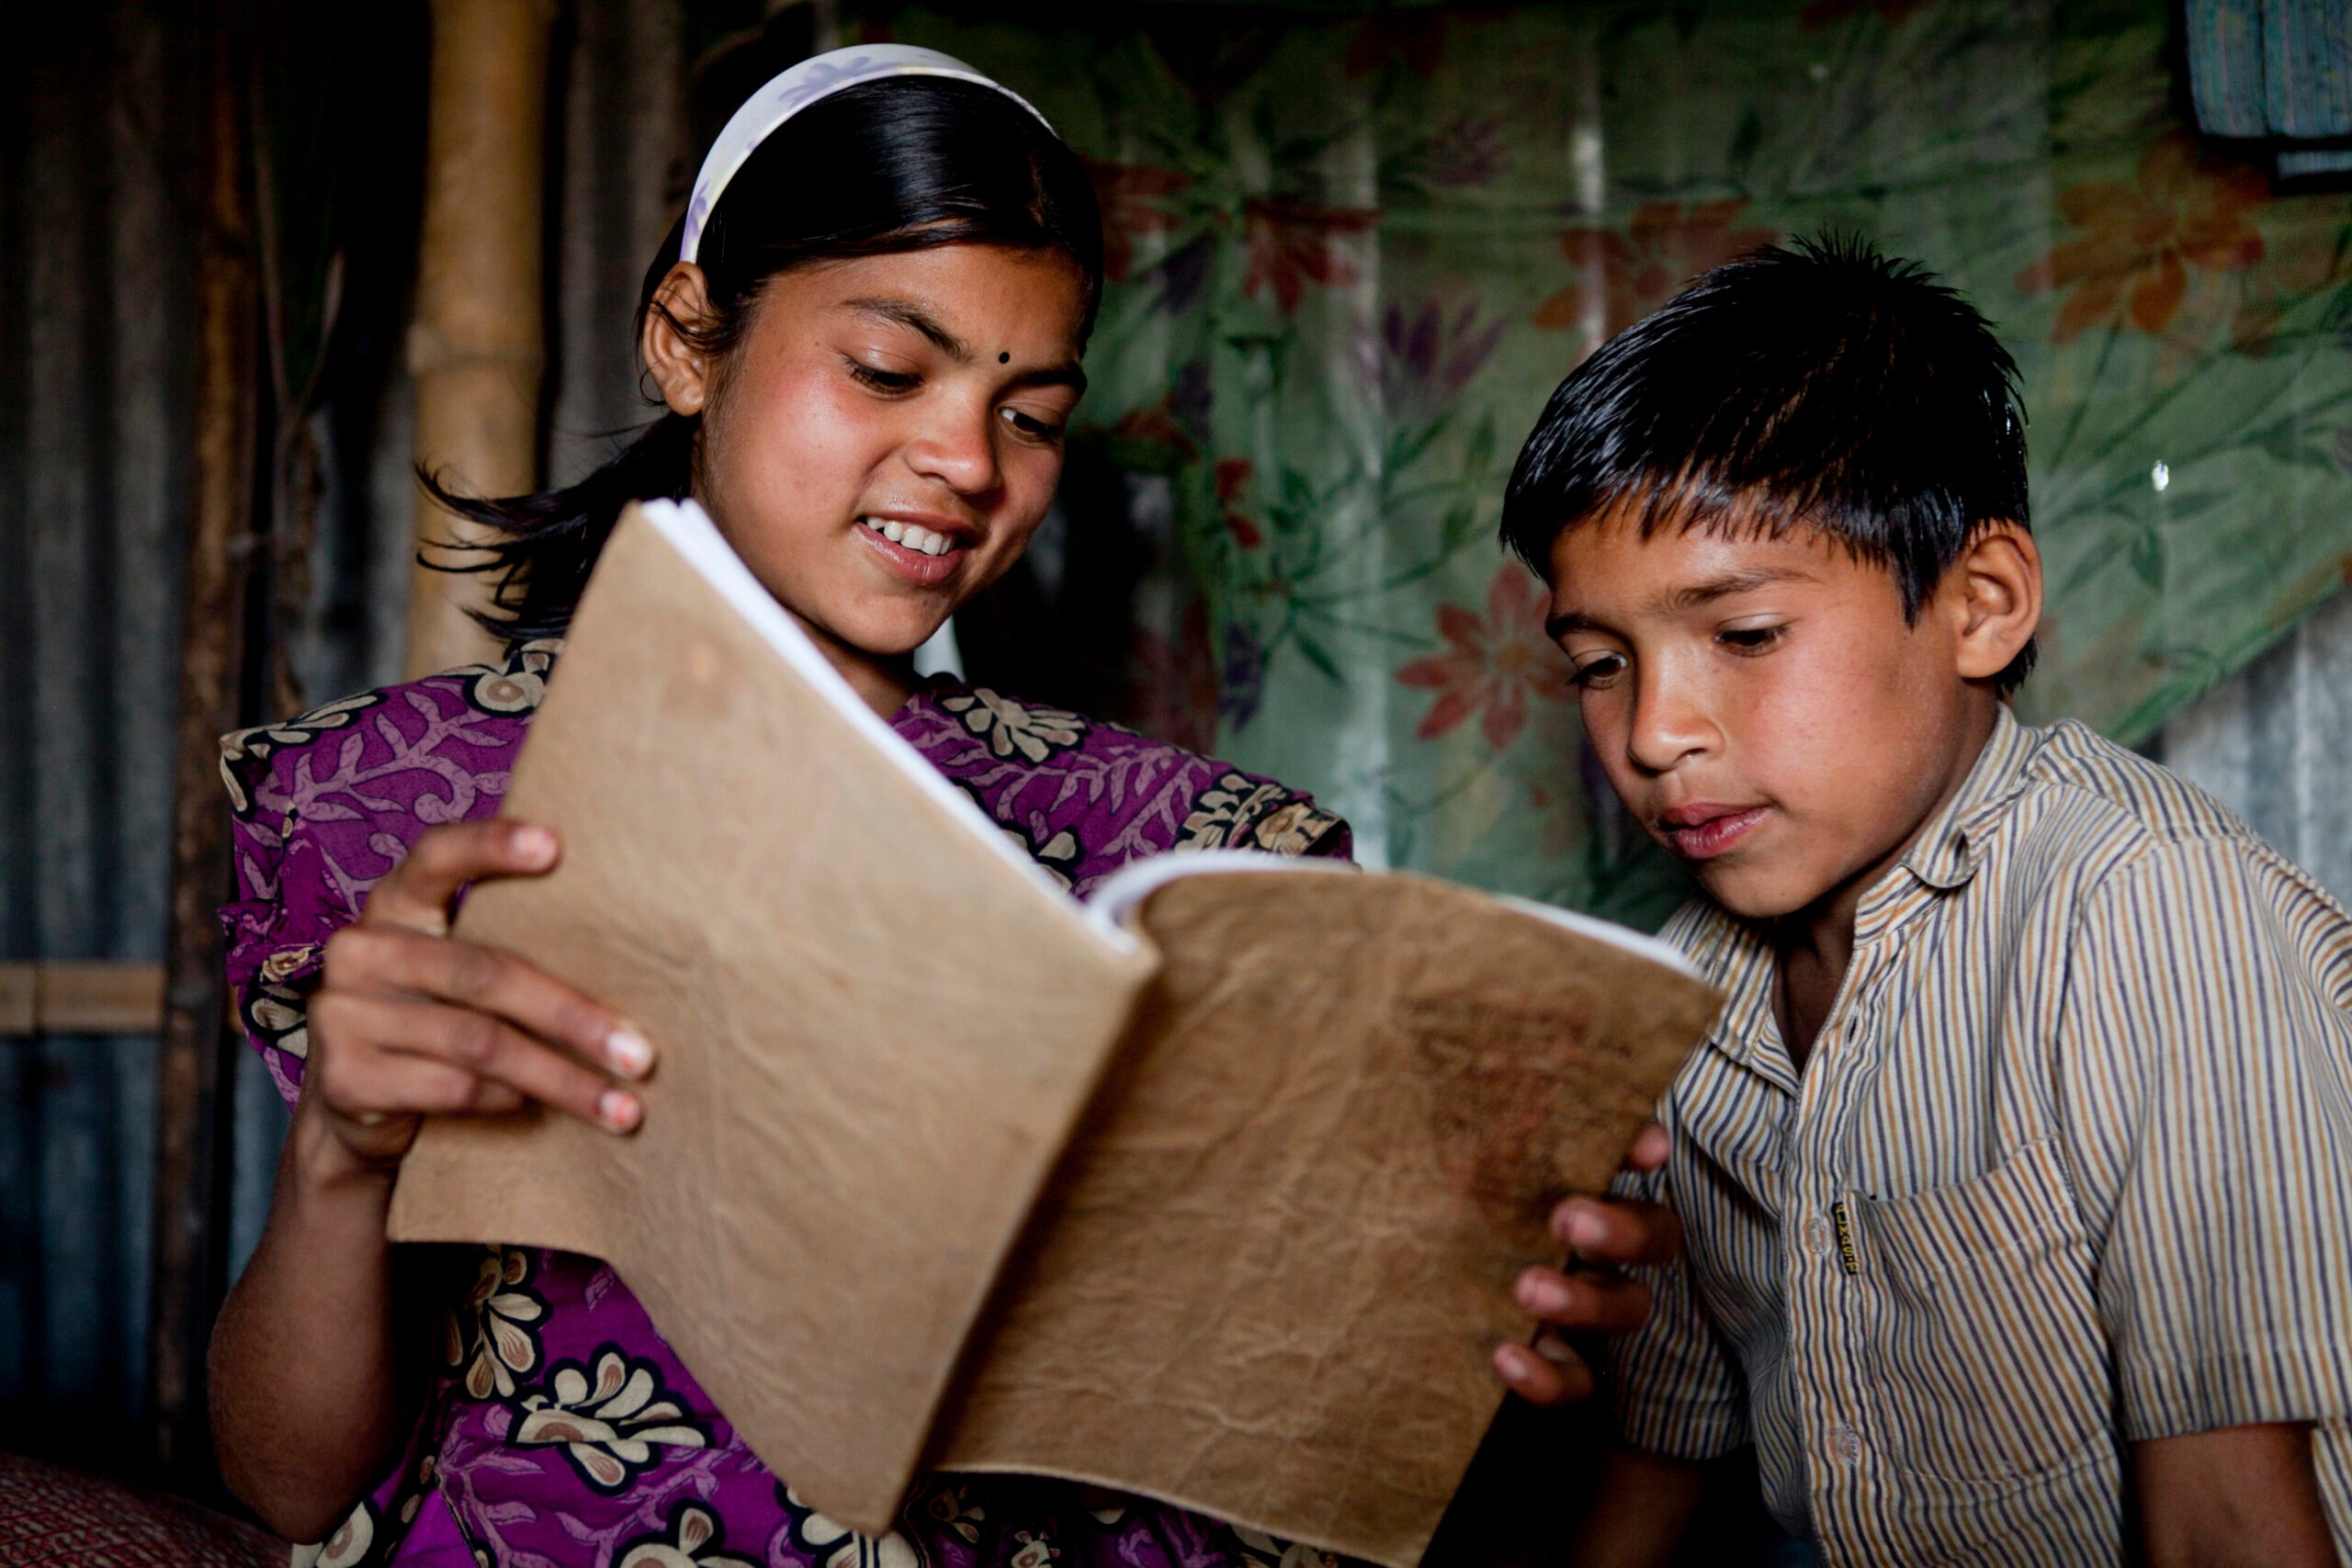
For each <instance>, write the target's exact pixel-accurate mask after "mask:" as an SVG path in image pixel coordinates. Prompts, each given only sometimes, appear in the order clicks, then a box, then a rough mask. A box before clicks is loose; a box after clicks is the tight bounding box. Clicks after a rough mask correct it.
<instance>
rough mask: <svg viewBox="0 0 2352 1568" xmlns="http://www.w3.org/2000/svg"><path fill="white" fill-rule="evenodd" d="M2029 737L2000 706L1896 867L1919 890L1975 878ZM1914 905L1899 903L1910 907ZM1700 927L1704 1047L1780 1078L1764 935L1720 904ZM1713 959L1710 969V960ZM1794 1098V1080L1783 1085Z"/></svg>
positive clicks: (1879, 922)
mask: <svg viewBox="0 0 2352 1568" xmlns="http://www.w3.org/2000/svg"><path fill="white" fill-rule="evenodd" d="M2035 739H2036V736H2035V732H2034V731H2032V730H2030V729H2029V728H2026V727H2025V726H2023V725H2021V724H2019V723H2018V721H2017V719H2016V718H2015V717H2014V716H2012V715H2011V714H2010V712H2009V708H2008V705H2007V704H2006V703H2004V704H2002V705H2001V706H2000V707H1999V708H1998V709H1997V710H1996V712H1995V714H1994V717H1993V733H1992V735H1991V736H1990V737H1988V738H1987V739H1986V740H1985V748H1984V750H1981V751H1979V752H1978V753H1977V754H1976V761H1974V762H1973V763H1972V764H1971V765H1970V767H1969V770H1968V776H1967V777H1966V778H1965V779H1963V780H1962V781H1961V786H1960V788H1959V790H1958V791H1957V792H1956V793H1955V794H1954V795H1952V797H1951V799H1950V800H1948V801H1946V802H1945V803H1944V805H1943V807H1942V808H1941V809H1940V810H1939V811H1938V812H1937V813H1936V815H1935V816H1934V817H1932V818H1929V819H1928V825H1927V827H1926V828H1924V829H1921V830H1920V832H1919V835H1918V837H1917V839H1915V840H1913V841H1912V844H1911V847H1910V848H1909V849H1908V850H1906V851H1905V852H1904V854H1903V858H1902V860H1901V861H1900V862H1899V864H1900V865H1901V866H1902V867H1903V868H1904V869H1905V871H1908V872H1909V873H1910V874H1911V875H1912V876H1913V877H1915V878H1917V881H1918V882H1919V883H1923V884H1925V885H1926V886H1928V887H1931V888H1934V889H1937V890H1939V891H1944V892H1949V891H1950V890H1951V889H1953V888H1956V887H1959V886H1962V885H1963V884H1964V883H1966V882H1968V881H1969V880H1970V879H1971V878H1972V877H1973V876H1974V875H1975V874H1976V868H1977V866H1978V864H1979V863H1981V862H1982V861H1983V860H1984V858H1985V852H1986V850H1987V849H1988V848H1989V847H1990V845H1991V841H1992V833H1993V829H1994V826H1995V823H1996V820H1997V819H1998V818H1999V817H2000V816H2001V814H2002V813H2003V812H2004V811H2005V810H2007V807H2009V806H2010V804H2011V803H2012V802H2014V801H2015V800H2016V799H2017V796H2018V793H2019V792H2020V791H2021V790H2023V789H2024V787H2025V784H2026V778H2025V771H2026V764H2027V762H2028V761H2030V759H2031V757H2032V755H2033V750H2034V742H2035ZM1910 886H1911V885H1910V884H1908V883H1906V882H1905V880H1904V879H1902V878H1900V877H1896V878H1893V879H1890V880H1889V881H1887V882H1885V883H1883V884H1882V885H1881V886H1879V887H1878V888H1876V889H1874V890H1873V891H1872V893H1871V896H1870V897H1867V898H1865V899H1864V900H1863V908H1862V910H1861V911H1860V914H1859V918H1858V919H1857V922H1856V926H1855V934H1856V940H1857V941H1858V942H1859V941H1860V940H1861V938H1862V937H1863V935H1864V933H1865V931H1876V930H1878V929H1879V928H1881V927H1883V925H1885V924H1886V922H1887V921H1888V920H1890V919H1894V918H1896V917H1897V916H1898V915H1899V913H1900V910H1899V909H1897V908H1896V907H1895V904H1896V901H1897V899H1898V897H1899V896H1901V895H1902V894H1903V893H1904V892H1905V889H1907V888H1909V887H1910ZM1917 901H1918V900H1917V899H1904V900H1903V902H1902V907H1903V908H1910V907H1911V905H1912V903H1913V902H1917ZM1705 921H1706V923H1705V924H1704V925H1702V927H1701V928H1700V929H1699V930H1698V931H1694V932H1693V933H1692V934H1691V939H1690V941H1689V942H1688V945H1689V946H1690V948H1691V952H1692V955H1693V956H1694V957H1696V958H1699V959H1700V961H1701V965H1702V968H1705V969H1707V970H1709V971H1710V974H1709V978H1711V979H1712V980H1713V982H1714V983H1715V984H1716V985H1717V986H1720V987H1723V990H1724V1007H1723V1010H1722V1011H1721V1012H1719V1013H1717V1014H1716V1015H1715V1024H1714V1028H1713V1030H1712V1031H1711V1032H1709V1035H1708V1043H1710V1044H1712V1045H1713V1046H1714V1048H1715V1049H1717V1050H1719V1051H1721V1052H1723V1053H1724V1055H1728V1056H1730V1057H1732V1058H1733V1059H1735V1060H1742V1061H1749V1062H1751V1064H1752V1065H1753V1066H1756V1067H1757V1068H1758V1070H1759V1071H1764V1072H1766V1074H1767V1076H1768V1077H1776V1078H1777V1077H1779V1076H1781V1075H1780V1072H1779V1071H1778V1069H1779V1067H1780V1064H1779V1063H1778V1062H1776V1061H1774V1060H1773V1059H1772V1054H1771V1053H1769V1052H1766V1053H1758V1051H1757V1049H1756V1048H1757V1047H1758V1045H1759V1044H1761V1043H1763V1042H1765V1041H1767V1040H1774V1039H1778V1038H1779V1034H1780V1025H1779V1023H1778V1021H1776V1020H1775V1018H1774V1016H1773V1012H1772V976H1773V958H1772V944H1771V941H1770V938H1769V937H1768V936H1767V935H1766V933H1765V931H1764V930H1763V929H1762V928H1761V927H1759V926H1758V925H1757V924H1755V923H1754V922H1752V921H1748V920H1744V919H1740V918H1739V917H1737V916H1736V915H1734V914H1732V913H1731V912H1730V911H1729V910H1728V909H1725V908H1723V907H1722V906H1721V905H1711V906H1710V907H1709V908H1708V910H1707V913H1706V917H1705ZM1711 957H1712V958H1713V960H1714V962H1713V963H1709V962H1707V960H1708V959H1709V958H1711ZM1784 1087H1788V1088H1790V1089H1791V1090H1792V1092H1793V1089H1794V1082H1793V1079H1791V1080H1790V1081H1789V1083H1788V1084H1787V1085H1785V1086H1784Z"/></svg>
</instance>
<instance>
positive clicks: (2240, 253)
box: [2014, 130, 2270, 344]
mask: <svg viewBox="0 0 2352 1568" xmlns="http://www.w3.org/2000/svg"><path fill="white" fill-rule="evenodd" d="M2269 199H2270V191H2269V185H2268V182H2267V180H2265V179H2264V177H2263V175H2262V172H2261V171H2260V170H2258V169H2256V168H2254V167H2252V166H2250V165H2248V164H2233V163H2227V162H2224V161H2223V160H2222V159H2219V158H2215V157H2212V156H2211V155H2210V154H2206V153H2203V152H2199V151H2198V149H2197V145H2196V143H2195V142H2194V141H2192V140H2191V139H2190V137H2189V135H2188V132H2187V131H2185V130H2171V131H2167V132H2165V135H2164V136H2163V137H2162V138H2161V139H2159V140H2158V141H2156V143H2155V144H2154V146H2152V147H2150V148H2149V149H2148V150H2147V152H2145V153H2143V154H2142V155H2141V158H2140V167H2139V171H2138V175H2137V180H2136V183H2135V184H2132V185H2129V186H2122V185H2111V184H2106V183H2100V182H2095V183H2092V184H2088V185H2079V186H2067V187H2066V188H2065V189H2064V190H2063V191H2061V192H2059V193H2058V215H2059V216H2060V217H2061V218H2063V219H2064V220H2066V222H2067V224H2068V225H2069V226H2070V227H2072V228H2075V229H2079V230H2082V231H2084V232H2083V235H2082V237H2081V238H2080V239H2075V240H2069V241H2067V242H2066V243H2064V244H2062V245H2059V246H2057V247H2056V248H2055V249H2053V250H2052V251H2051V253H2050V254H2048V255H2046V256H2043V257H2042V258H2041V260H2040V261H2037V262H2035V263H2034V264H2033V265H2030V266H2029V267H2027V268H2026V269H2025V270H2024V271H2022V272H2020V273H2018V276H2017V278H2016V281H2015V284H2014V287H2015V288H2018V290H2019V291H2020V292H2022V293H2027V294H2038V293H2041V292H2044V291H2046V290H2049V289H2065V290H2070V292H2069V293H2068V294H2067V295H2066V302H2065V303H2064V304H2063V305H2061V306H2060V307H2059V308H2058V324H2057V326H2056V327H2055V328H2054V329H2053V330H2052V333H2051V334H2050V339H2051V341H2052V343H2059V344H2065V343H2072V342H2073V341H2074V340H2075V338H2077V337H2079V336H2080V335H2082V333H2083V332H2084V330H2085V329H2086V328H2088V327H2094V326H2098V325H2101V324H2104V323H2106V322H2109V321H2114V320H2115V319H2116V316H2117V313H2118V311H2119V310H2120V311H2121V313H2122V314H2123V316H2124V318H2125V321H2126V322H2127V323H2128V325H2130V326H2132V327H2137V328H2138V329H2139V330H2140V331H2142V332H2143V333H2150V334H2155V333H2162V332H2163V331H2164V330H2165V328H2166V327H2168V326H2170V325H2171V324H2172V321H2173V318H2174V317H2175V316H2176V315H2177V314H2178V313H2179V310H2180V304H2181V300H2182V299H2184V298H2185V297H2186V296H2187V295H2188V283H2189V269H2190V268H2191V267H2195V268H2199V269H2201V270H2203V271H2206V272H2212V273H2223V272H2233V273H2242V272H2244V271H2245V269H2246V268H2248V267H2250V266H2252V265H2255V264H2256V262H2258V261H2260V260H2261V259H2262V253H2263V245H2262V232H2261V231H2260V230H2258V229H2256V227H2255V226H2254V224H2253V223H2252V222H2251V221H2249V220H2248V219H2247V216H2246V215H2247V214H2248V213H2249V212H2251V211H2253V210H2254V209H2256V208H2259V207H2261V206H2262V205H2263V204H2264V203H2265V202H2267V201H2268V200H2269Z"/></svg>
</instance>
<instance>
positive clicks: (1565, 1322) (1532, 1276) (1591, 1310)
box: [1495, 1122, 1682, 1404]
mask: <svg viewBox="0 0 2352 1568" xmlns="http://www.w3.org/2000/svg"><path fill="white" fill-rule="evenodd" d="M1671 1146H1672V1145H1671V1144H1670V1142H1669V1140H1668V1137H1667V1132H1666V1129H1665V1128H1663V1127H1661V1126H1658V1125H1657V1123H1656V1122H1652V1123H1651V1124H1650V1125H1649V1126H1647V1127H1645V1128H1643V1129H1642V1133H1641V1135H1640V1136H1639V1137H1637V1138H1635V1139H1634V1147H1633V1150H1632V1152H1630V1153H1629V1154H1627V1155H1626V1156H1625V1167H1626V1168H1627V1169H1629V1170H1656V1169H1657V1168H1658V1167H1660V1166H1662V1165H1664V1164H1665V1163H1666V1156H1667V1155H1668V1152H1669V1150H1670V1149H1671ZM1552 1234H1553V1235H1556V1236H1558V1237H1559V1238H1560V1240H1561V1242H1562V1244H1563V1245H1565V1246H1566V1247H1567V1249H1568V1255H1569V1257H1570V1258H1572V1259H1573V1260H1575V1261H1577V1262H1579V1263H1584V1264H1589V1265H1594V1266H1596V1267H1591V1268H1587V1269H1578V1270H1577V1272H1576V1273H1574V1274H1567V1273H1563V1272H1562V1271H1561V1270H1559V1269H1528V1270H1527V1271H1526V1272H1524V1273H1522V1274H1521V1275H1520V1277H1519V1282H1518V1284H1517V1285H1516V1286H1515V1287H1514V1288H1513V1292H1512V1293H1513V1295H1515V1296H1516V1297H1517V1299H1518V1301H1519V1304H1520V1305H1521V1306H1522V1307H1525V1308H1526V1309H1527V1311H1528V1312H1529V1314H1531V1315H1532V1316H1533V1317H1534V1318H1535V1319H1536V1320H1537V1321H1538V1322H1539V1323H1542V1324H1543V1325H1544V1328H1543V1329H1542V1330H1541V1331H1540V1332H1538V1333H1537V1335H1536V1336H1535V1342H1534V1344H1533V1346H1532V1347H1530V1346H1526V1345H1504V1346H1501V1347H1498V1348H1497V1349H1496V1351H1495V1373H1496V1375H1497V1376H1498V1377H1499V1378H1501V1379H1502V1380H1503V1382H1505V1383H1507V1384H1509V1385H1510V1390H1511V1392H1512V1393H1516V1394H1518V1395H1519V1396H1520V1397H1521V1399H1524V1400H1526V1401H1527V1402H1528V1403H1530V1404H1571V1403H1573V1402H1575V1401H1577V1400H1579V1399H1582V1398H1584V1397H1585V1396H1586V1395H1587V1394H1589V1393H1591V1392H1592V1387H1593V1383H1592V1370H1591V1369H1590V1368H1589V1367H1587V1366H1586V1365H1585V1364H1584V1359H1583V1358H1582V1357H1580V1356H1578V1355H1577V1353H1576V1351H1575V1350H1574V1349H1573V1348H1570V1347H1569V1345H1568V1342H1567V1340H1566V1339H1565V1338H1564V1337H1562V1335H1561V1331H1562V1330H1563V1329H1565V1330H1567V1331H1569V1332H1572V1333H1581V1334H1625V1333H1630V1332H1631V1331H1632V1330H1634V1329H1636V1328H1639V1327H1640V1326H1641V1325H1643V1324H1644V1323H1645V1322H1646V1321H1647V1320H1648V1318H1649V1314H1650V1291H1649V1287H1648V1286H1647V1285H1645V1284H1643V1283H1642V1282H1641V1281H1639V1280H1628V1279H1626V1278H1625V1277H1624V1276H1623V1275H1622V1274H1619V1273H1616V1272H1615V1271H1614V1270H1615V1269H1617V1268H1620V1267H1623V1266H1625V1265H1629V1264H1639V1263H1665V1262H1668V1261H1670V1260H1671V1259H1672V1258H1674V1256H1675V1254H1677V1253H1679V1252H1680V1251H1681V1250H1682V1222H1681V1221H1680V1220H1679V1219H1678V1218H1676V1216H1675V1213H1674V1211H1673V1210H1671V1209H1668V1208H1667V1207H1666V1206H1665V1205H1663V1204H1659V1203H1645V1202H1641V1201H1636V1200H1633V1199H1625V1198H1570V1199H1567V1200H1566V1201H1564V1202H1562V1203H1561V1204H1560V1206H1559V1207H1558V1208H1556V1209H1555V1210H1553V1211H1552Z"/></svg>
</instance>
